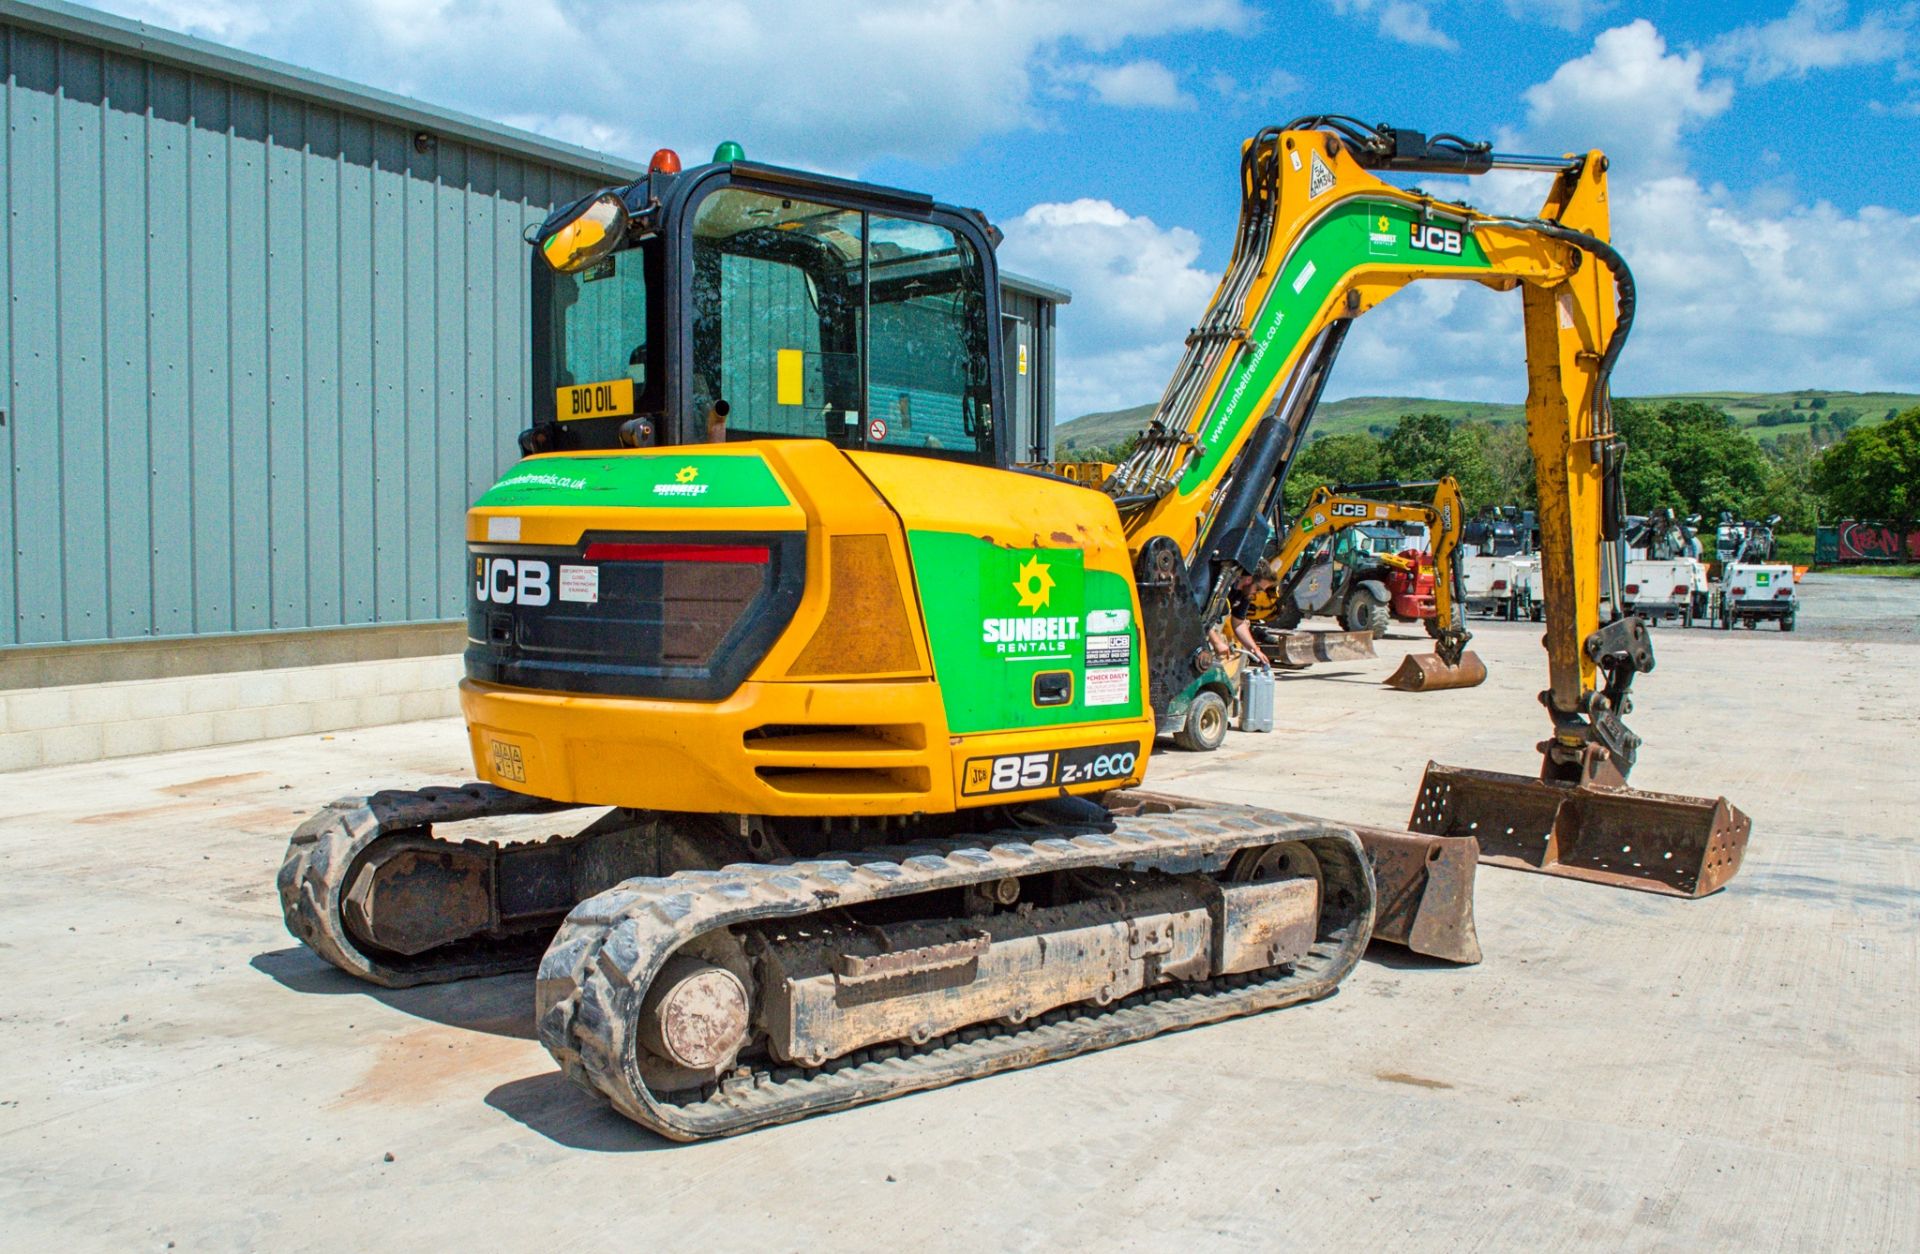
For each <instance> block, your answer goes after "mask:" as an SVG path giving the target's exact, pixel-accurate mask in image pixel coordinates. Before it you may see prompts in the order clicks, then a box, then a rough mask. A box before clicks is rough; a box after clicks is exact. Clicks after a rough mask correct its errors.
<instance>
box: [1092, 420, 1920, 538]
mask: <svg viewBox="0 0 1920 1254" xmlns="http://www.w3.org/2000/svg"><path fill="white" fill-rule="evenodd" d="M1613 414H1614V424H1615V426H1616V428H1617V429H1618V430H1619V432H1620V435H1621V438H1622V439H1623V440H1624V441H1625V442H1626V445H1627V459H1626V463H1625V466H1624V468H1623V470H1622V472H1621V473H1622V477H1623V479H1624V481H1625V488H1626V495H1627V510H1628V512H1629V513H1634V514H1644V513H1647V512H1649V511H1651V510H1653V509H1657V508H1660V507H1662V506H1665V507H1667V508H1670V509H1672V510H1673V511H1674V512H1675V513H1676V514H1679V515H1681V516H1683V517H1684V516H1685V515H1688V514H1699V515H1700V516H1701V518H1702V519H1704V520H1705V521H1706V522H1708V523H1711V522H1712V521H1713V520H1714V519H1716V518H1718V517H1719V516H1720V513H1721V511H1723V510H1725V511H1727V512H1729V513H1731V514H1733V515H1734V516H1735V517H1736V518H1764V517H1767V516H1769V515H1772V514H1778V515H1780V516H1781V519H1782V524H1781V529H1782V530H1783V531H1788V532H1808V531H1812V530H1813V527H1814V525H1815V523H1816V522H1817V521H1819V520H1822V519H1825V520H1828V521H1832V520H1836V519H1840V518H1858V519H1866V520H1871V521H1875V522H1892V523H1901V524H1912V523H1913V522H1914V521H1915V520H1916V515H1920V407H1916V408H1913V409H1909V410H1907V411H1906V412H1904V413H1900V414H1891V415H1890V416H1889V417H1888V418H1887V419H1886V421H1884V422H1881V423H1877V424H1874V425H1871V426H1860V425H1858V424H1857V423H1855V422H1851V421H1848V422H1843V423H1826V424H1821V425H1816V426H1814V427H1812V428H1810V429H1809V430H1808V431H1804V432H1802V431H1790V432H1783V433H1780V434H1778V435H1773V436H1769V437H1765V438H1755V436H1754V435H1753V433H1752V432H1750V431H1747V430H1746V429H1744V428H1742V427H1741V426H1740V425H1739V424H1738V423H1737V422H1735V421H1734V420H1733V418H1732V417H1731V416H1729V415H1728V414H1727V413H1725V412H1724V411H1722V410H1719V409H1716V408H1714V407H1713V406H1711V405H1708V404H1704V403H1702V402H1699V401H1667V402H1665V403H1662V404H1658V405H1655V404H1652V403H1650V402H1635V401H1615V402H1614V406H1613ZM1797 416H1798V417H1800V418H1806V417H1807V416H1808V415H1806V414H1805V413H1804V412H1803V413H1801V414H1799V415H1797ZM1132 445H1133V441H1131V440H1129V441H1127V442H1126V443H1124V444H1122V445H1118V446H1116V447H1114V448H1110V449H1101V450H1089V452H1088V453H1087V454H1085V455H1083V456H1085V457H1086V459H1087V460H1091V461H1119V460H1121V459H1122V458H1124V457H1125V456H1126V453H1127V452H1128V451H1129V450H1130V449H1131V448H1132ZM1449 474H1450V475H1452V476H1453V477H1454V478H1455V479H1456V480H1458V481H1459V483H1460V490H1461V493H1462V495H1463V496H1465V498H1466V500H1467V503H1468V505H1469V507H1471V508H1473V509H1476V510H1477V509H1478V508H1479V507H1480V506H1482V505H1518V506H1521V507H1523V508H1527V509H1531V508H1533V507H1534V505H1535V504H1536V493H1535V485H1534V473H1533V456H1532V453H1531V451H1530V450H1529V448H1528V447H1527V433H1526V427H1525V425H1524V424H1523V423H1519V422H1506V423H1493V422H1486V421H1483V420H1479V419H1459V420H1455V419H1451V418H1447V417H1444V416H1442V415H1440V414H1430V413H1423V414H1406V415H1403V416H1402V417H1401V418H1400V420H1399V421H1398V422H1397V423H1395V424H1394V425H1393V426H1392V427H1391V428H1388V429H1386V430H1385V433H1384V434H1375V433H1373V432H1353V433H1347V434H1340V435H1319V436H1316V437H1315V438H1314V439H1313V440H1312V441H1311V443H1309V445H1308V446H1307V448H1306V449H1305V451H1303V452H1302V453H1301V454H1300V456H1299V457H1298V459H1296V460H1295V462H1294V465H1293V469H1292V471H1291V472H1290V473H1289V474H1288V476H1287V509H1288V510H1289V511H1290V512H1291V511H1297V510H1298V509H1300V507H1301V506H1302V505H1304V504H1305V503H1306V498H1307V496H1308V495H1309V494H1310V493H1311V492H1312V491H1313V489H1314V488H1316V487H1318V486H1320V485H1321V484H1328V485H1337V484H1342V483H1367V482H1374V481H1378V480H1383V479H1394V480H1400V481H1403V482H1405V481H1417V480H1423V479H1437V478H1439V477H1440V476H1441V475H1449Z"/></svg>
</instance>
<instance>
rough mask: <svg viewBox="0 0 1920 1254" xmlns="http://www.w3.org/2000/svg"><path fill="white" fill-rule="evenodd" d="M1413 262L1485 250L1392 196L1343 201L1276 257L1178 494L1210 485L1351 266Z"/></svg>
mask: <svg viewBox="0 0 1920 1254" xmlns="http://www.w3.org/2000/svg"><path fill="white" fill-rule="evenodd" d="M1416 227H1438V228H1440V229H1441V230H1442V231H1443V232H1444V231H1451V232H1453V233H1454V235H1455V237H1456V238H1455V239H1454V240H1453V241H1451V243H1453V244H1454V245H1457V247H1458V248H1459V251H1458V252H1457V253H1456V252H1449V251H1444V250H1435V249H1423V248H1415V247H1414V245H1413V232H1414V229H1415V228H1416ZM1381 264H1387V265H1402V266H1407V265H1418V266H1437V267H1441V268H1446V269H1479V270H1484V269H1486V268H1487V255H1486V252H1485V251H1484V250H1483V249H1482V248H1481V247H1480V243H1479V241H1478V240H1476V239H1474V238H1473V235H1472V233H1471V232H1468V231H1465V230H1462V229H1461V228H1460V224H1459V223H1458V222H1456V221H1453V220H1451V219H1447V218H1442V217H1437V216H1436V217H1435V218H1434V219H1433V220H1432V221H1431V222H1421V221H1420V220H1419V215H1418V214H1417V213H1416V212H1414V211H1413V210H1412V209H1410V208H1409V207H1408V206H1406V205H1402V204H1399V203H1397V202H1393V201H1379V200H1369V199H1356V200H1348V201H1342V202H1341V203H1339V204H1337V205H1335V206H1334V207H1333V208H1332V209H1330V210H1329V211H1328V212H1327V213H1326V214H1325V215H1324V216H1322V217H1321V218H1320V219H1319V220H1318V221H1316V222H1315V223H1314V224H1313V226H1312V227H1310V228H1309V229H1308V230H1307V232H1306V233H1305V234H1304V235H1302V236H1301V237H1300V240H1299V242H1298V243H1296V244H1295V245H1294V247H1293V251H1292V252H1291V253H1289V254H1288V255H1287V257H1286V259H1285V260H1284V261H1283V262H1282V263H1281V269H1280V277H1279V279H1278V280H1277V281H1276V282H1275V283H1274V284H1273V286H1272V287H1271V288H1270V289H1269V290H1268V292H1267V297H1266V302H1265V303H1264V304H1263V305H1261V307H1260V310H1259V312H1258V313H1257V314H1255V315H1254V319H1253V327H1252V330H1251V331H1250V332H1249V333H1248V336H1247V342H1248V344H1249V345H1250V346H1251V347H1250V349H1249V350H1248V351H1247V352H1244V353H1242V354H1240V356H1239V358H1238V359H1237V360H1236V361H1235V363H1234V365H1233V367H1232V368H1231V369H1230V370H1229V371H1228V372H1227V376H1226V378H1225V379H1223V380H1221V384H1220V390H1219V391H1218V392H1216V393H1215V394H1214V397H1213V401H1212V406H1213V408H1212V412H1211V413H1209V414H1208V415H1207V420H1206V422H1205V424H1204V425H1203V426H1202V427H1201V432H1200V442H1201V446H1202V448H1203V449H1204V450H1205V452H1204V453H1203V454H1202V455H1201V456H1200V457H1197V458H1195V459H1194V462H1193V465H1192V466H1191V467H1189V468H1188V470H1187V473H1186V474H1185V475H1184V476H1183V477H1182V478H1181V480H1180V491H1181V493H1182V494H1186V493H1191V492H1195V491H1200V490H1203V489H1204V490H1211V485H1212V484H1213V483H1214V476H1215V472H1216V470H1217V469H1218V466H1219V462H1220V459H1221V458H1222V457H1223V456H1225V455H1226V453H1227V450H1228V448H1229V447H1230V446H1231V444H1232V442H1233V441H1232V437H1233V435H1234V434H1235V433H1236V432H1239V431H1242V430H1245V429H1247V428H1248V427H1250V426H1251V425H1252V423H1253V420H1254V418H1255V417H1256V415H1255V413H1254V409H1255V407H1256V406H1258V405H1260V404H1261V403H1262V402H1263V401H1264V400H1265V399H1266V397H1267V395H1268V394H1269V393H1270V392H1271V391H1272V390H1273V388H1274V385H1275V384H1276V383H1277V382H1278V380H1279V378H1280V371H1281V369H1282V368H1283V367H1284V366H1285V365H1286V364H1287V362H1289V361H1291V360H1293V358H1294V355H1295V354H1296V352H1297V351H1298V350H1299V348H1300V346H1301V341H1302V340H1303V339H1304V338H1306V336H1307V334H1308V332H1309V331H1311V330H1312V329H1313V327H1314V321H1315V320H1314V315H1315V314H1316V313H1317V312H1318V311H1319V310H1320V309H1321V307H1322V306H1324V305H1325V304H1326V303H1327V298H1328V297H1329V296H1331V295H1332V294H1333V292H1334V291H1335V290H1336V288H1338V287H1339V286H1340V285H1342V284H1343V283H1344V282H1345V281H1346V279H1347V277H1348V276H1349V275H1351V274H1352V273H1353V272H1354V271H1356V270H1361V269H1364V268H1365V267H1367V266H1369V265H1381Z"/></svg>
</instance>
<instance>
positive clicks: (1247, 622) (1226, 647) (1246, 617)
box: [1207, 567, 1277, 668]
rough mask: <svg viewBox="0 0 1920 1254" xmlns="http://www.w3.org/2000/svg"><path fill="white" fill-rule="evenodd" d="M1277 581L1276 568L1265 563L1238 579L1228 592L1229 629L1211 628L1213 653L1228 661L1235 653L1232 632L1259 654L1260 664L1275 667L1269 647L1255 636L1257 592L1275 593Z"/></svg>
mask: <svg viewBox="0 0 1920 1254" xmlns="http://www.w3.org/2000/svg"><path fill="white" fill-rule="evenodd" d="M1276 582H1277V581H1276V580H1275V579H1274V577H1273V572H1271V571H1269V570H1267V569H1265V568H1264V567H1263V568H1262V569H1261V570H1259V571H1258V572H1257V573H1255V574H1251V575H1244V574H1243V575H1241V576H1240V577H1239V578H1238V579H1236V580H1234V582H1233V588H1232V589H1231V590H1230V591H1229V592H1228V593H1227V621H1226V623H1225V628H1226V630H1225V631H1223V630H1222V629H1221V628H1220V627H1218V626H1216V627H1211V628H1208V630H1207V639H1208V640H1209V641H1210V642H1212V644H1213V655H1214V657H1216V658H1218V659H1219V660H1220V661H1222V662H1224V661H1226V660H1227V659H1229V658H1231V657H1232V656H1233V645H1232V644H1231V643H1229V640H1228V634H1227V633H1228V632H1231V633H1232V639H1233V640H1235V641H1238V642H1239V645H1240V647H1241V648H1243V649H1245V650H1246V651H1247V652H1248V653H1250V654H1252V655H1253V656H1254V657H1255V658H1258V659H1259V661H1260V665H1262V666H1265V667H1268V668H1271V667H1272V666H1273V661H1272V660H1271V659H1270V658H1268V657H1267V654H1266V650H1264V649H1262V648H1261V647H1260V643H1259V641H1257V640H1255V639H1254V638H1253V623H1252V621H1251V620H1252V615H1253V599H1254V596H1255V594H1256V593H1269V594H1270V593H1272V591H1273V588H1274V585H1275V583H1276Z"/></svg>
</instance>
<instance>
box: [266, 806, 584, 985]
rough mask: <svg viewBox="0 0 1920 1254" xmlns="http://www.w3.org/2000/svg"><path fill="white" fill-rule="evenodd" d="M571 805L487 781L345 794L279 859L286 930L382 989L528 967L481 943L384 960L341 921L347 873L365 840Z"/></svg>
mask: <svg viewBox="0 0 1920 1254" xmlns="http://www.w3.org/2000/svg"><path fill="white" fill-rule="evenodd" d="M572 808H574V807H571V806H566V805H562V804H561V803H559V802H556V801H547V800H543V799H542V798H539V797H528V796H525V795H523V794H521V793H516V792H508V791H507V790H506V789H504V788H495V787H493V786H492V785H491V784H466V785H463V786H461V787H459V788H422V789H419V790H417V791H412V792H405V791H399V790H391V791H386V792H377V793H373V794H371V795H370V796H364V797H342V798H341V799H340V800H338V801H336V802H334V803H333V804H332V805H330V806H328V807H327V808H326V809H324V810H322V811H320V812H319V813H318V814H316V815H314V816H313V817H312V818H310V819H308V820H307V821H306V822H305V823H302V824H301V825H300V827H299V829H298V830H297V831H295V832H294V834H293V839H292V840H291V841H289V842H288V843H287V857H286V860H285V861H284V862H282V863H281V864H280V876H279V881H278V883H279V888H280V913H281V914H282V915H283V916H284V917H285V919H286V921H287V931H289V932H291V933H293V936H294V939H296V940H298V941H301V942H303V943H304V944H306V945H307V946H308V947H309V948H311V949H312V950H313V951H314V952H315V953H317V954H319V955H320V956H321V957H322V958H325V959H326V960H327V961H328V962H331V963H332V964H333V965H334V966H336V967H339V968H340V969H341V970H342V971H345V972H347V973H348V974H350V975H356V976H359V977H360V978H361V979H363V980H367V981H370V982H371V983H374V984H379V985H382V986H384V987H386V988H407V987H410V986H412V985H415V984H433V983H439V982H442V981H446V980H468V979H475V978H478V977H480V976H483V975H500V974H504V973H506V972H509V971H524V970H526V969H527V968H528V967H529V966H531V965H532V964H531V963H530V962H529V961H528V960H527V958H526V957H525V955H524V953H522V952H512V953H508V952H506V951H504V950H503V951H500V952H489V951H490V949H491V948H492V947H491V946H489V945H488V944H487V942H486V941H484V940H476V941H474V942H471V943H469V944H466V945H463V946H460V947H458V948H457V949H453V950H452V952H451V953H449V954H445V955H440V956H438V957H436V956H435V955H433V954H426V955H422V956H421V958H420V959H419V960H418V961H410V962H409V963H408V964H407V965H405V966H395V965H391V964H390V963H388V962H383V961H381V960H380V959H379V958H376V957H375V956H373V955H371V954H369V953H367V952H366V951H364V950H362V949H361V948H360V947H359V946H358V945H357V944H356V943H355V942H354V940H353V937H352V936H351V935H350V934H349V933H348V931H347V927H346V921H345V920H344V919H342V918H341V915H340V903H341V901H342V900H343V899H344V898H345V896H346V892H347V883H346V879H347V872H348V871H350V870H351V869H352V868H353V864H354V860H355V859H357V858H358V857H359V856H360V854H361V853H362V852H363V851H364V850H365V849H366V848H367V847H368V846H369V845H371V844H372V843H373V842H374V841H376V840H378V839H380V838H381V837H383V836H391V835H393V834H395V833H397V832H405V831H409V830H413V829H421V828H428V827H431V826H432V825H433V824H435V823H458V822H462V821H465V820H468V819H481V818H491V817H494V816H496V815H507V814H544V813H550V812H552V811H555V810H566V809H572ZM572 839H574V837H572V836H560V837H555V838H554V841H527V842H523V844H521V845H514V846H509V847H510V848H521V847H524V846H525V845H531V844H551V843H555V841H560V840H572ZM447 843H449V844H451V843H453V842H447Z"/></svg>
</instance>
